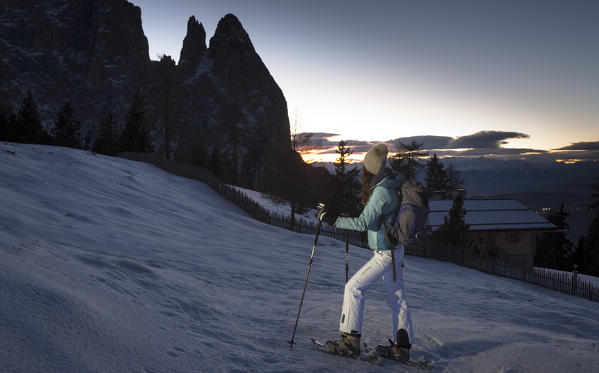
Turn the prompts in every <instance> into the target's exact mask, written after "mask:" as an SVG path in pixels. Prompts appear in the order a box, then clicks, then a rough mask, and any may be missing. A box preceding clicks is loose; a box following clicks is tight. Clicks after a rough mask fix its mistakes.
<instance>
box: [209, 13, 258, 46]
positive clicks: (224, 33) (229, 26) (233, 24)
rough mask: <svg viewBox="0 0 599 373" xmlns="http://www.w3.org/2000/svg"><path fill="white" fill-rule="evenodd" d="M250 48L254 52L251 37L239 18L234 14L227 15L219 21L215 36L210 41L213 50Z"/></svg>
mask: <svg viewBox="0 0 599 373" xmlns="http://www.w3.org/2000/svg"><path fill="white" fill-rule="evenodd" d="M248 46H249V47H250V48H251V50H252V52H253V51H254V47H253V45H252V42H251V41H250V37H249V35H248V34H247V32H246V31H245V29H244V28H243V26H242V25H241V22H239V19H237V17H235V16H234V15H233V14H227V15H226V16H224V17H223V18H221V19H220V21H218V25H217V26H216V31H215V32H214V36H213V37H212V38H211V39H210V49H211V50H215V49H216V50H218V49H221V48H227V49H230V48H239V47H245V48H247V47H248ZM245 48H244V49H245Z"/></svg>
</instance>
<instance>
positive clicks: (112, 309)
mask: <svg viewBox="0 0 599 373" xmlns="http://www.w3.org/2000/svg"><path fill="white" fill-rule="evenodd" d="M312 241H313V237H312V236H308V235H300V234H294V233H291V232H288V231H285V230H282V229H278V228H274V227H271V226H267V225H264V224H261V223H259V222H256V221H254V220H252V219H251V218H249V217H248V216H246V215H245V214H244V213H243V212H242V211H241V210H239V209H238V208H236V207H235V206H233V205H231V204H230V203H228V202H227V201H224V200H223V199H221V198H220V197H219V196H218V195H216V194H215V193H214V192H213V191H212V190H211V189H209V188H208V187H207V186H206V185H204V184H202V183H199V182H196V181H192V180H188V179H184V178H180V177H176V176H173V175H170V174H167V173H165V172H163V171H161V170H159V169H157V168H154V167H152V166H149V165H146V164H141V163H135V162H130V161H126V160H122V159H116V158H109V157H104V156H100V155H93V154H91V153H88V152H82V151H77V150H71V149H64V148H55V147H45V146H34V145H16V144H7V143H0V336H1V337H0V371H1V372H203V371H210V372H234V371H238V372H248V371H253V372H282V371H313V372H323V371H344V372H363V371H373V372H383V371H406V368H405V367H401V366H392V365H391V364H387V365H386V366H385V367H384V368H380V367H377V366H374V365H371V364H368V363H363V362H359V361H354V360H350V359H343V358H337V357H334V356H330V355H326V354H321V353H318V352H315V351H313V350H312V349H311V346H310V342H309V337H310V336H318V337H322V338H333V337H336V336H338V331H337V323H338V318H339V312H340V308H341V300H342V293H343V283H344V277H345V274H344V261H345V252H344V247H343V244H342V243H339V242H336V241H334V240H331V239H328V238H324V237H323V238H321V239H320V242H319V246H318V248H317V250H316V256H315V261H314V266H313V268H312V273H311V277H310V283H309V285H308V290H307V292H306V299H305V301H304V307H303V310H302V315H301V319H300V324H299V328H298V332H297V335H296V341H297V342H298V345H296V346H295V347H293V348H289V345H288V343H287V340H288V339H289V338H290V336H291V332H292V329H293V324H294V322H295V316H296V313H297V307H298V303H299V298H300V295H301V290H302V286H303V280H304V276H305V271H306V269H307V264H308V258H309V255H310V250H311V247H312ZM369 256H370V253H369V252H368V251H366V250H363V249H359V248H354V247H351V248H350V261H351V262H350V263H351V270H352V272H353V271H355V270H357V269H358V268H359V266H360V265H361V264H363V263H364V262H365V261H366V260H367V259H368V257H369ZM405 282H406V287H407V293H408V301H409V302H410V305H411V308H412V316H413V320H414V325H415V328H416V341H415V344H414V347H413V351H414V355H416V357H418V355H420V354H426V355H427V356H428V357H430V358H432V359H434V360H436V361H437V367H436V369H437V370H438V371H451V372H468V371H472V372H498V371H505V372H507V371H510V372H516V371H522V372H529V371H533V372H577V371H578V372H590V371H593V370H594V369H596V367H597V366H599V346H598V345H597V344H598V343H599V307H598V306H597V303H592V302H589V301H586V300H584V299H580V298H575V297H570V296H567V295H564V294H560V293H557V292H553V291H550V290H546V289H543V288H540V287H536V286H533V285H528V284H525V283H520V282H518V281H514V280H509V279H503V278H498V277H493V276H489V275H485V274H482V273H479V272H476V271H472V270H468V269H465V268H461V267H457V266H455V265H452V264H447V263H441V262H438V261H435V260H427V259H421V258H413V257H408V258H407V260H406V267H405ZM366 308H367V309H366V320H365V329H364V340H365V341H366V342H368V343H370V344H374V343H378V342H383V341H385V340H386V338H387V337H389V334H390V316H389V315H388V311H387V309H386V305H385V304H384V295H383V289H382V284H381V286H377V287H375V288H374V289H372V290H371V291H370V292H369V294H368V301H367V304H366Z"/></svg>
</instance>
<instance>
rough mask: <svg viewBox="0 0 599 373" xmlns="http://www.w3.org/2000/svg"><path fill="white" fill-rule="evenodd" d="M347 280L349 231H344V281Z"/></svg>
mask: <svg viewBox="0 0 599 373" xmlns="http://www.w3.org/2000/svg"><path fill="white" fill-rule="evenodd" d="M347 281H349V231H348V230H346V231H345V283H346V284H347Z"/></svg>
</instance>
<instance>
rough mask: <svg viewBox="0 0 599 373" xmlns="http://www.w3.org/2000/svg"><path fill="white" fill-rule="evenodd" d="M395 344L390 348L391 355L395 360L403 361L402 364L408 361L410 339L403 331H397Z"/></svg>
mask: <svg viewBox="0 0 599 373" xmlns="http://www.w3.org/2000/svg"><path fill="white" fill-rule="evenodd" d="M396 341H397V342H396V344H394V345H393V346H391V355H392V357H393V358H394V359H395V360H399V361H403V362H404V363H405V362H406V361H408V360H410V348H412V345H411V344H410V337H409V336H408V332H407V331H406V330H405V329H399V330H398V331H397V339H396Z"/></svg>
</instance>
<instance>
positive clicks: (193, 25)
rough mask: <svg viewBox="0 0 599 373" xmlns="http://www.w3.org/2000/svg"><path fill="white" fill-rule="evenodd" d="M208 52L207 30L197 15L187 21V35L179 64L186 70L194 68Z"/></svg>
mask: <svg viewBox="0 0 599 373" xmlns="http://www.w3.org/2000/svg"><path fill="white" fill-rule="evenodd" d="M204 53H206V31H205V30H204V26H202V24H201V23H198V21H197V20H196V17H195V16H191V17H189V20H188V21H187V35H185V39H183V48H181V56H180V58H179V66H181V67H183V68H184V69H185V70H193V69H194V68H195V67H196V66H197V64H198V63H199V62H200V60H201V59H202V56H203V55H204Z"/></svg>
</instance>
